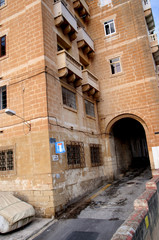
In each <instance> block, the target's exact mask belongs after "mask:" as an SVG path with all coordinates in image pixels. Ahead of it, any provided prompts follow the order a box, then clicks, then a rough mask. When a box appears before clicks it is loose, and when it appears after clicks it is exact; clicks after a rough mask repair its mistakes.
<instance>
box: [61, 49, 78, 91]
mask: <svg viewBox="0 0 159 240" xmlns="http://www.w3.org/2000/svg"><path fill="white" fill-rule="evenodd" d="M57 65H58V72H59V78H66V79H67V82H68V83H74V84H75V87H79V86H80V85H81V84H82V71H81V64H80V63H79V62H78V61H77V60H76V59H75V58H74V57H72V56H71V55H70V54H69V53H68V52H67V51H65V50H61V51H59V52H57Z"/></svg>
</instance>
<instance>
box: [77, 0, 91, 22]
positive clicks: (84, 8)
mask: <svg viewBox="0 0 159 240" xmlns="http://www.w3.org/2000/svg"><path fill="white" fill-rule="evenodd" d="M73 6H74V9H76V10H77V11H78V14H79V16H80V17H82V19H83V20H84V21H88V20H89V16H90V14H89V7H88V5H87V3H86V1H85V0H73Z"/></svg>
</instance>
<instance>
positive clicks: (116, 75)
mask: <svg viewBox="0 0 159 240" xmlns="http://www.w3.org/2000/svg"><path fill="white" fill-rule="evenodd" d="M122 75H125V73H124V72H120V73H116V74H111V75H110V78H115V77H120V76H122Z"/></svg>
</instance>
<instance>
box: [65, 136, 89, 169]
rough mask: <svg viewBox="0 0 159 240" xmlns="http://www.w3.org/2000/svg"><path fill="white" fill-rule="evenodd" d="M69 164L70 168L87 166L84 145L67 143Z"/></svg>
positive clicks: (73, 142) (72, 142)
mask: <svg viewBox="0 0 159 240" xmlns="http://www.w3.org/2000/svg"><path fill="white" fill-rule="evenodd" d="M66 149H67V163H68V166H69V167H70V168H78V167H84V166H85V156H84V144H83V143H82V142H75V141H69V142H66Z"/></svg>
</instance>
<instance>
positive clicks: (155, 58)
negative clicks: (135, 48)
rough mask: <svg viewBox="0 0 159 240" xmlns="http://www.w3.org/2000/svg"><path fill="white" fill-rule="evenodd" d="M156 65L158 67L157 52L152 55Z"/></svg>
mask: <svg viewBox="0 0 159 240" xmlns="http://www.w3.org/2000/svg"><path fill="white" fill-rule="evenodd" d="M153 56H154V60H155V63H156V65H159V50H158V51H157V52H155V53H154V54H153Z"/></svg>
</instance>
